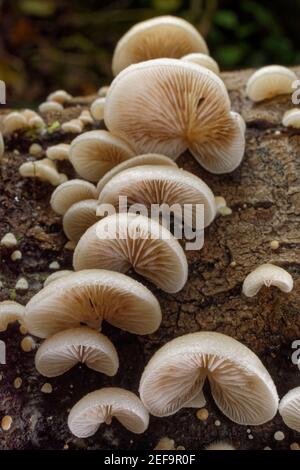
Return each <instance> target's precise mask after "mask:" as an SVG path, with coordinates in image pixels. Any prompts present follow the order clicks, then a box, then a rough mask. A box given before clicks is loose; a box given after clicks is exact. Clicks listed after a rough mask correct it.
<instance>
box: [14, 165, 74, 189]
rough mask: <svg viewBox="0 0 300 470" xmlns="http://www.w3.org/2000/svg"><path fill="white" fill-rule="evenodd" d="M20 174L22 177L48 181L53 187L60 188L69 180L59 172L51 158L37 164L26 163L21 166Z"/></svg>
mask: <svg viewBox="0 0 300 470" xmlns="http://www.w3.org/2000/svg"><path fill="white" fill-rule="evenodd" d="M19 172H20V175H21V176H24V177H30V178H39V179H41V180H42V181H48V182H49V183H51V184H52V185H53V186H58V185H59V184H61V183H64V182H65V181H66V180H67V179H68V178H67V176H66V175H65V174H64V173H59V172H58V171H57V168H56V165H55V163H54V162H53V161H52V160H50V159H49V158H44V159H42V160H39V161H35V162H25V163H23V164H22V165H21V166H20V168H19Z"/></svg>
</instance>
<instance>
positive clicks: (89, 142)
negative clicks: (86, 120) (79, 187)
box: [70, 130, 134, 181]
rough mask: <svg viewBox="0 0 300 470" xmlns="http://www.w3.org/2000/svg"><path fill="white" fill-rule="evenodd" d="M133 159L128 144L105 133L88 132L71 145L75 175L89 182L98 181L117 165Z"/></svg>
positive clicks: (71, 159)
mask: <svg viewBox="0 0 300 470" xmlns="http://www.w3.org/2000/svg"><path fill="white" fill-rule="evenodd" d="M131 157H134V152H133V151H132V150H131V148H130V147H129V146H128V144H127V143H126V142H124V141H122V140H121V139H119V138H118V137H115V136H113V135H112V134H110V132H107V131H103V130H101V131H89V132H84V133H83V134H81V135H80V136H78V137H76V138H75V139H74V140H73V141H72V143H71V149H70V161H71V163H72V165H73V166H74V168H75V170H76V171H77V173H78V174H79V175H80V176H81V177H82V178H84V179H87V180H89V181H98V180H99V179H100V178H101V177H102V176H103V175H104V174H105V173H106V172H107V171H109V170H110V169H111V168H112V167H114V166H115V165H117V164H118V163H120V162H122V161H124V160H127V159H128V158H131Z"/></svg>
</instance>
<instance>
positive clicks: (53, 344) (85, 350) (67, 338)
mask: <svg viewBox="0 0 300 470" xmlns="http://www.w3.org/2000/svg"><path fill="white" fill-rule="evenodd" d="M78 362H81V363H83V364H86V366H87V367H89V368H90V369H93V370H95V371H97V372H102V373H103V374H106V375H109V376H110V377H112V376H113V375H116V373H117V370H118V368H119V358H118V353H117V351H116V349H115V347H114V345H113V344H112V342H111V341H110V340H109V339H108V338H107V337H106V336H104V335H103V334H102V333H99V332H98V331H95V330H92V329H91V328H87V327H83V326H82V327H79V328H71V329H69V330H64V331H60V332H59V333H56V334H55V335H53V336H51V337H50V338H47V339H46V340H45V341H44V342H43V343H42V344H41V346H40V347H39V349H38V351H37V353H36V356H35V367H36V369H37V371H38V372H39V373H40V374H42V375H44V376H45V377H57V376H58V375H62V374H64V373H65V372H67V371H68V370H69V369H71V368H72V367H74V366H75V365H76V364H77V363H78Z"/></svg>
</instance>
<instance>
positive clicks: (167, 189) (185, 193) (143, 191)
mask: <svg viewBox="0 0 300 470" xmlns="http://www.w3.org/2000/svg"><path fill="white" fill-rule="evenodd" d="M119 196H126V197H127V198H128V204H130V205H131V204H136V203H140V204H143V205H144V206H145V207H147V208H149V209H151V204H162V203H165V204H168V205H169V206H170V207H172V205H173V204H174V209H176V210H174V213H175V215H177V216H179V217H182V212H183V211H182V209H183V208H184V209H185V210H187V206H185V207H184V205H185V204H190V205H191V209H192V211H193V217H194V222H195V212H196V204H203V205H204V227H206V226H208V225H209V224H210V223H211V222H212V221H213V219H214V217H215V215H216V208H215V200H214V195H213V193H212V191H211V189H210V188H209V187H208V186H207V184H206V183H204V181H202V180H201V179H200V178H198V177H197V176H195V175H193V174H192V173H189V172H188V171H184V170H182V169H179V168H173V167H168V166H159V165H142V166H137V167H134V168H129V169H127V170H124V171H122V172H121V173H118V174H117V175H115V176H114V177H113V178H112V179H111V180H110V181H108V183H107V184H106V185H105V186H104V188H103V189H102V191H101V194H100V196H99V204H112V205H113V206H114V207H117V206H118V203H119ZM175 204H176V205H177V207H176V206H175ZM177 208H178V209H180V211H179V213H178V210H177ZM204 227H201V228H204Z"/></svg>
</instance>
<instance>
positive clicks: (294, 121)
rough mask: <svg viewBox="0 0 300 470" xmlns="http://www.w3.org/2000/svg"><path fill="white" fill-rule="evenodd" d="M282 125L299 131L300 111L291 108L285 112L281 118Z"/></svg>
mask: <svg viewBox="0 0 300 470" xmlns="http://www.w3.org/2000/svg"><path fill="white" fill-rule="evenodd" d="M282 124H283V125H284V126H285V127H293V128H295V129H300V109H299V108H293V109H289V110H288V111H286V112H285V113H284V115H283V118H282Z"/></svg>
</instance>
